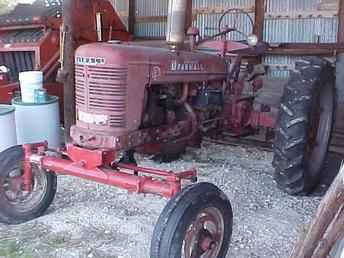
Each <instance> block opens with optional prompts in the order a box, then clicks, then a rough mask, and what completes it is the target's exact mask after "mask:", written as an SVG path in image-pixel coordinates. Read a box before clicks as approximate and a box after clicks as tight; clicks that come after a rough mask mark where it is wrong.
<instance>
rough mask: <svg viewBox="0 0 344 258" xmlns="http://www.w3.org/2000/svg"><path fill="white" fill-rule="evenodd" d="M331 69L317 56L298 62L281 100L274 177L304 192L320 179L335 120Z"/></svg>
mask: <svg viewBox="0 0 344 258" xmlns="http://www.w3.org/2000/svg"><path fill="white" fill-rule="evenodd" d="M334 84H335V83H334V69H333V67H331V66H330V64H328V63H326V62H325V61H323V60H322V59H319V58H309V59H305V60H302V61H300V62H297V64H296V71H294V72H293V73H292V75H291V79H290V81H289V83H288V84H287V86H286V88H285V90H284V95H283V97H282V100H281V106H280V114H279V119H278V121H277V124H276V139H275V144H274V161H273V164H274V167H275V168H276V170H275V180H276V182H277V184H278V186H279V187H280V188H281V189H282V190H283V191H285V192H287V193H289V194H293V195H298V194H307V193H309V192H310V191H312V190H313V189H314V187H315V186H316V185H317V184H318V183H319V180H320V178H321V171H322V168H323V165H324V163H325V160H326V156H327V152H328V147H329V143H330V138H331V132H332V127H333V121H334V109H335V88H334Z"/></svg>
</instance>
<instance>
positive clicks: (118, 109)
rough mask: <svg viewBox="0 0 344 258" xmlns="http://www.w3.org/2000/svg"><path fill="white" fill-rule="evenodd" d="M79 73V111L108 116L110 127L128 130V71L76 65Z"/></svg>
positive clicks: (77, 84) (77, 87) (77, 83)
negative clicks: (80, 109) (126, 128)
mask: <svg viewBox="0 0 344 258" xmlns="http://www.w3.org/2000/svg"><path fill="white" fill-rule="evenodd" d="M75 73H76V76H75V78H76V85H75V87H76V91H75V94H76V104H77V107H79V108H84V109H86V110H87V111H88V112H90V113H94V114H107V115H109V123H108V124H109V126H111V127H117V128H124V127H125V126H126V119H125V114H126V98H127V75H128V69H127V68H114V67H109V68H107V67H97V66H83V65H76V69H75ZM86 75H87V76H86Z"/></svg>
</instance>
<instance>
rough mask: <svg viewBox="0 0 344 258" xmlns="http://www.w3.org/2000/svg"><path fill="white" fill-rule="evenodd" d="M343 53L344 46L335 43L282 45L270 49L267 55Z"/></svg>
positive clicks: (328, 54) (327, 54)
mask: <svg viewBox="0 0 344 258" xmlns="http://www.w3.org/2000/svg"><path fill="white" fill-rule="evenodd" d="M337 52H344V44H337V43H320V44H315V43H283V44H279V45H278V46H276V47H271V48H270V49H269V50H268V51H267V53H268V54H273V55H324V56H331V55H334V54H335V53H337Z"/></svg>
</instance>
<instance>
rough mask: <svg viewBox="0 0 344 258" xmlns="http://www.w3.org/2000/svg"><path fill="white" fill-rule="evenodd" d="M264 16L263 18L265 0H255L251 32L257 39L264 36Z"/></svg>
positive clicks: (261, 38) (260, 39)
mask: <svg viewBox="0 0 344 258" xmlns="http://www.w3.org/2000/svg"><path fill="white" fill-rule="evenodd" d="M264 18H265V1H264V0H256V1H255V22H254V30H253V33H254V34H255V35H256V36H257V37H258V39H259V41H262V40H263V37H264Z"/></svg>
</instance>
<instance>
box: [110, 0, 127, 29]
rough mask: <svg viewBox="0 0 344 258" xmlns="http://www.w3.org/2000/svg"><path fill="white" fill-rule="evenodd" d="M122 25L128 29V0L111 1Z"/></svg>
mask: <svg viewBox="0 0 344 258" xmlns="http://www.w3.org/2000/svg"><path fill="white" fill-rule="evenodd" d="M111 2H112V4H113V6H114V7H115V9H116V11H117V13H118V14H119V16H120V17H121V19H122V21H123V23H124V24H125V25H126V26H127V27H128V16H129V4H128V0H111Z"/></svg>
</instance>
